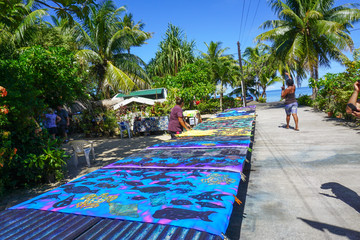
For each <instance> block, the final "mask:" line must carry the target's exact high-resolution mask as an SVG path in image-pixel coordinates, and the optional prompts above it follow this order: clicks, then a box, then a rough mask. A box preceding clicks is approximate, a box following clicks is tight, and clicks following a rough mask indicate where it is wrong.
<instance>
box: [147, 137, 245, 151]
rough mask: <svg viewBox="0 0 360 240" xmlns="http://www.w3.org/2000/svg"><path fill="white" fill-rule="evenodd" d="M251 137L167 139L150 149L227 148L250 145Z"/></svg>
mask: <svg viewBox="0 0 360 240" xmlns="http://www.w3.org/2000/svg"><path fill="white" fill-rule="evenodd" d="M249 145H250V139H247V140H227V141H209V140H208V141H199V140H193V141H186V142H181V141H166V142H162V143H159V144H155V145H153V146H151V147H148V149H155V148H157V149H163V148H226V147H248V146H249Z"/></svg>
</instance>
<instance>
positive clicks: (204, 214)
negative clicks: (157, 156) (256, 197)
mask: <svg viewBox="0 0 360 240" xmlns="http://www.w3.org/2000/svg"><path fill="white" fill-rule="evenodd" d="M239 179H240V174H239V173H236V172H226V171H202V170H198V171H186V170H184V171H179V170H177V171H165V170H163V171H156V170H147V171H144V170H134V169H129V170H125V169H121V170H117V169H107V170H105V169H101V170H97V171H94V172H92V173H90V174H87V175H85V176H84V177H81V178H80V179H77V180H75V181H72V182H70V183H68V184H65V185H63V186H61V187H59V188H57V189H54V190H52V191H49V192H47V193H45V194H42V195H40V196H38V197H36V198H33V199H31V200H29V201H26V202H24V203H21V204H19V205H17V206H14V207H12V208H11V209H23V208H30V209H40V210H46V211H58V212H63V213H72V214H81V215H89V216H99V217H103V218H114V219H124V220H131V221H142V222H148V223H159V224H170V225H174V226H180V227H187V228H193V229H197V230H201V231H206V232H209V233H213V234H217V235H220V236H221V233H222V232H223V233H224V232H225V231H226V228H227V226H228V222H229V218H230V214H231V211H232V205H233V202H234V197H233V194H234V195H236V193H237V188H238V185H239Z"/></svg>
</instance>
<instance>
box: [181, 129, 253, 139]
mask: <svg viewBox="0 0 360 240" xmlns="http://www.w3.org/2000/svg"><path fill="white" fill-rule="evenodd" d="M176 136H177V137H180V138H182V137H202V136H249V137H250V136H251V129H250V128H249V129H243V128H234V129H221V130H218V129H214V130H190V131H186V132H183V133H181V134H178V135H176Z"/></svg>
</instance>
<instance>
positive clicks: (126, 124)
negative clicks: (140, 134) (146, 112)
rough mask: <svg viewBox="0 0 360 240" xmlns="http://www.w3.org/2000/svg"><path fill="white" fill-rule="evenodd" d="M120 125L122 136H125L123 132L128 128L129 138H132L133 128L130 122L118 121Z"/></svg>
mask: <svg viewBox="0 0 360 240" xmlns="http://www.w3.org/2000/svg"><path fill="white" fill-rule="evenodd" d="M117 124H118V125H119V128H120V135H121V138H123V132H124V131H125V130H126V131H127V132H128V134H129V138H131V128H130V124H129V123H128V122H118V123H117Z"/></svg>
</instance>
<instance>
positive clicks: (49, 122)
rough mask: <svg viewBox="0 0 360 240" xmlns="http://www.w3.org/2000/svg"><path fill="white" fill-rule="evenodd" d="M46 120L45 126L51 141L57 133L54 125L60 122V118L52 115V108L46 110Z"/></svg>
mask: <svg viewBox="0 0 360 240" xmlns="http://www.w3.org/2000/svg"><path fill="white" fill-rule="evenodd" d="M45 118H46V125H45V127H46V128H47V130H48V132H49V134H50V136H51V138H52V139H55V134H56V133H57V128H56V123H57V122H59V121H60V120H61V118H60V117H59V116H58V115H56V114H55V113H54V110H53V109H52V108H49V109H48V113H47V114H45Z"/></svg>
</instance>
